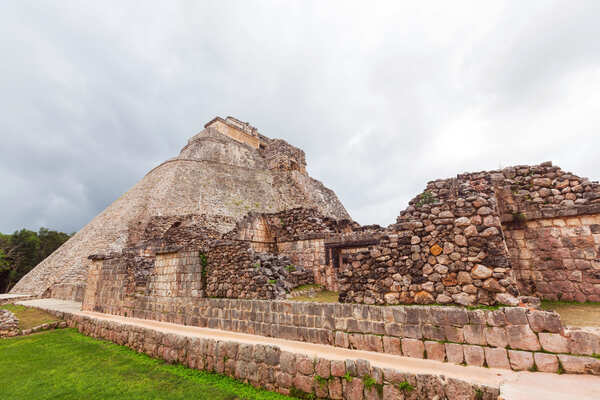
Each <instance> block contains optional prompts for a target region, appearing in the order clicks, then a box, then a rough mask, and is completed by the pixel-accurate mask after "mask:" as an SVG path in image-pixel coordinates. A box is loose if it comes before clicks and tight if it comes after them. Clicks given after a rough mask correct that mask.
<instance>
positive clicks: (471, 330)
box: [464, 325, 487, 346]
mask: <svg viewBox="0 0 600 400" xmlns="http://www.w3.org/2000/svg"><path fill="white" fill-rule="evenodd" d="M464 335H465V342H466V343H469V344H478V345H481V346H485V345H486V344H487V342H486V339H485V334H484V327H483V325H466V326H465V327H464Z"/></svg>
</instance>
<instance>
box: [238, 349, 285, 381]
mask: <svg viewBox="0 0 600 400" xmlns="http://www.w3.org/2000/svg"><path fill="white" fill-rule="evenodd" d="M240 347H241V346H240ZM279 360H280V364H281V370H282V371H283V372H286V373H288V374H290V375H296V355H295V354H294V353H289V352H287V351H283V352H281V355H280V357H279Z"/></svg>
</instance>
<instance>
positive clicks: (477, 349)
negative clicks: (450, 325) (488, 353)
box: [463, 345, 485, 367]
mask: <svg viewBox="0 0 600 400" xmlns="http://www.w3.org/2000/svg"><path fill="white" fill-rule="evenodd" d="M463 350H464V353H465V362H466V363H467V365H475V366H478V367H482V366H483V363H484V362H485V354H484V352H483V347H481V346H472V345H465V346H463Z"/></svg>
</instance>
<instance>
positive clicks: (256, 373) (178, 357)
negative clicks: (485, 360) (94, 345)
mask: <svg viewBox="0 0 600 400" xmlns="http://www.w3.org/2000/svg"><path fill="white" fill-rule="evenodd" d="M61 317H64V318H65V319H66V320H67V321H68V323H69V325H70V326H71V327H76V328H77V329H78V330H79V332H81V333H83V334H85V335H88V336H91V337H94V338H98V339H104V340H109V341H112V342H114V343H116V344H119V345H123V346H127V347H129V348H131V349H133V350H135V351H138V352H140V353H145V354H147V355H148V356H150V357H154V358H159V359H163V360H165V361H167V362H168V363H171V364H183V365H185V366H187V367H189V368H194V369H198V370H203V371H209V372H215V373H218V374H222V375H227V376H230V377H232V378H234V379H236V380H239V381H242V382H244V383H248V384H251V385H253V386H255V387H261V388H264V389H267V390H271V391H277V392H279V393H282V394H285V395H292V396H298V397H299V396H302V397H306V396H307V395H312V396H315V397H318V398H330V399H362V398H366V399H380V398H403V394H404V393H406V392H405V390H404V386H403V385H407V384H409V385H411V386H412V388H413V389H412V390H411V391H410V398H411V399H432V398H436V397H439V398H449V399H473V398H480V399H482V400H492V399H496V398H497V397H498V396H499V394H500V393H499V392H500V391H499V388H497V387H491V386H486V385H479V384H474V383H470V382H466V381H462V380H458V379H454V378H447V377H442V376H438V375H426V374H413V373H407V372H400V371H397V370H394V369H391V368H384V369H382V368H379V367H376V366H372V365H371V364H370V363H369V362H368V361H366V360H360V359H345V360H339V359H329V358H325V357H316V356H315V357H309V356H307V355H306V354H302V353H297V352H290V351H285V350H281V348H279V347H278V346H272V345H263V344H252V343H244V342H238V341H230V340H216V339H209V338H198V337H191V336H185V335H179V334H172V333H169V334H167V333H163V332H160V331H155V330H151V329H147V328H142V327H136V326H132V325H128V324H125V323H119V322H112V321H103V320H99V319H96V318H93V317H88V316H80V315H65V314H62V313H61ZM367 379H368V381H367Z"/></svg>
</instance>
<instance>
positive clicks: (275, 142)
mask: <svg viewBox="0 0 600 400" xmlns="http://www.w3.org/2000/svg"><path fill="white" fill-rule="evenodd" d="M296 207H305V208H314V209H316V210H318V211H319V212H320V213H321V214H323V215H325V216H327V217H330V218H333V219H348V218H349V215H348V213H347V211H346V209H345V208H344V206H343V205H342V204H341V202H340V201H339V200H338V198H337V196H336V194H335V193H334V192H333V191H332V190H330V189H328V188H326V187H325V186H324V185H323V184H322V183H321V182H319V181H318V180H315V179H313V178H311V177H310V176H309V175H308V174H307V172H306V161H305V155H304V151H302V150H301V149H298V148H296V147H294V146H291V145H290V144H288V143H287V142H285V141H284V140H281V139H270V138H268V137H266V136H264V135H262V134H260V133H259V132H258V130H257V129H256V128H255V127H253V126H251V125H250V124H248V123H245V122H242V121H240V120H238V119H236V118H233V117H227V118H220V117H217V118H214V119H213V120H211V121H210V122H208V123H207V124H206V125H205V127H204V129H203V130H202V131H201V132H200V133H198V134H197V135H195V136H193V137H192V138H191V139H189V141H188V143H187V145H186V146H185V147H183V149H182V150H181V152H180V153H179V155H178V156H177V157H175V158H172V159H170V160H167V161H165V162H163V163H162V164H160V165H158V166H157V167H155V168H154V169H152V170H151V171H150V172H148V173H147V174H146V176H144V178H142V180H140V181H139V182H138V183H137V184H136V185H135V186H133V187H132V188H131V189H130V190H129V191H127V192H126V193H125V194H123V195H122V196H121V197H119V198H118V199H117V200H116V201H115V202H114V203H112V204H111V205H110V206H108V207H107V208H106V209H105V210H104V211H102V212H101V213H100V214H99V215H97V216H96V217H95V218H94V219H92V221H90V222H89V223H88V224H87V225H86V226H85V227H83V228H82V229H81V230H80V231H79V232H77V233H76V234H75V235H74V236H73V237H72V238H71V239H70V240H69V241H67V242H66V243H65V244H63V245H62V246H61V247H60V248H58V249H57V250H56V251H55V252H54V253H53V254H52V255H50V256H49V257H48V258H46V259H45V260H44V261H42V262H41V263H40V264H39V265H37V266H36V267H35V268H34V269H33V270H31V271H30V272H29V273H28V274H27V275H26V276H24V277H23V278H22V279H21V280H20V281H19V282H18V283H17V284H16V285H15V286H14V288H13V289H12V290H11V293H19V294H30V295H34V296H43V297H53V298H61V299H67V300H78V301H80V300H81V299H82V298H83V293H84V290H85V282H86V278H87V271H88V267H89V263H90V261H89V260H88V256H89V255H90V254H92V253H97V252H99V251H103V252H105V253H111V252H114V253H117V252H120V251H121V250H122V249H124V248H125V247H127V246H128V245H131V244H132V243H135V242H136V241H137V240H139V239H140V238H141V237H142V236H143V234H144V231H145V230H146V229H147V227H148V224H149V223H150V221H151V220H152V219H153V218H157V217H163V218H166V219H167V220H168V221H170V220H169V217H177V216H190V215H191V216H194V221H196V223H201V224H204V225H206V226H207V227H210V228H211V229H213V230H215V231H217V232H220V233H226V232H228V231H230V230H231V229H233V228H234V227H235V225H236V223H237V222H238V221H240V220H241V219H242V218H243V217H244V216H245V215H247V214H248V213H249V212H262V213H265V212H271V213H273V212H278V211H283V210H286V209H292V208H296ZM171 222H172V221H171Z"/></svg>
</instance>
